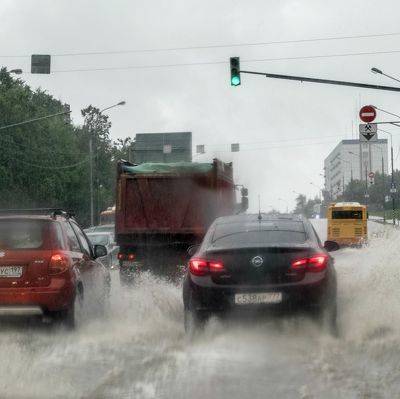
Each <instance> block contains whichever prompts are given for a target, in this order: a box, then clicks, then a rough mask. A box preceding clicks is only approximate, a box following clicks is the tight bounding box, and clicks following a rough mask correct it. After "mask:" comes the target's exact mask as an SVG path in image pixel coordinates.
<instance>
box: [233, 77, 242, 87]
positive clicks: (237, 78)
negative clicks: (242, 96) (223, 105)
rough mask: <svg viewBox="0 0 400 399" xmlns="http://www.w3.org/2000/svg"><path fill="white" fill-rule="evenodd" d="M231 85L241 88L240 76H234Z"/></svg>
mask: <svg viewBox="0 0 400 399" xmlns="http://www.w3.org/2000/svg"><path fill="white" fill-rule="evenodd" d="M231 85H232V86H239V85H240V78H239V76H232V78H231Z"/></svg>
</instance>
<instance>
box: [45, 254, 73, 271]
mask: <svg viewBox="0 0 400 399" xmlns="http://www.w3.org/2000/svg"><path fill="white" fill-rule="evenodd" d="M70 265H71V259H70V258H69V256H68V255H66V254H60V253H58V254H54V255H52V257H51V259H50V264H49V274H51V275H54V274H60V273H63V272H65V271H66V270H67V269H68V268H69V266H70Z"/></svg>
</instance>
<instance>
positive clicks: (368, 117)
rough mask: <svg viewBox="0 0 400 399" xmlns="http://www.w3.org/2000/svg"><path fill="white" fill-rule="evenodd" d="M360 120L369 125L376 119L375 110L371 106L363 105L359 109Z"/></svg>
mask: <svg viewBox="0 0 400 399" xmlns="http://www.w3.org/2000/svg"><path fill="white" fill-rule="evenodd" d="M359 115H360V119H361V120H362V121H363V122H365V123H370V122H372V121H373V120H374V119H375V118H376V110H375V108H374V107H373V106H372V105H364V107H362V108H361V109H360V114H359Z"/></svg>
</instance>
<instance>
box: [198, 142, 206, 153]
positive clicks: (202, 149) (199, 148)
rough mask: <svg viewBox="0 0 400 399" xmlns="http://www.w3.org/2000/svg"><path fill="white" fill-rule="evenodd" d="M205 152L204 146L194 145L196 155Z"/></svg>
mask: <svg viewBox="0 0 400 399" xmlns="http://www.w3.org/2000/svg"><path fill="white" fill-rule="evenodd" d="M205 152H206V151H205V148H204V144H198V145H196V154H204V153H205Z"/></svg>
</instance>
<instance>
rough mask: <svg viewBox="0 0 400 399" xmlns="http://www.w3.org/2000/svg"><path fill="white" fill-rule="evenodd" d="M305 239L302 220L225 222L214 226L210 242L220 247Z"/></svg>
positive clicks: (296, 241) (293, 242)
mask: <svg viewBox="0 0 400 399" xmlns="http://www.w3.org/2000/svg"><path fill="white" fill-rule="evenodd" d="M306 239H307V237H306V233H305V231H304V226H303V223H302V222H292V221H290V222H261V223H247V224H246V223H245V224H243V223H227V224H220V225H217V226H216V228H215V232H214V235H213V238H212V244H213V245H216V246H221V247H224V246H229V247H230V246H236V245H249V244H250V245H252V244H257V245H265V244H267V245H268V244H273V245H276V244H301V243H304V242H305V241H306Z"/></svg>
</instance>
